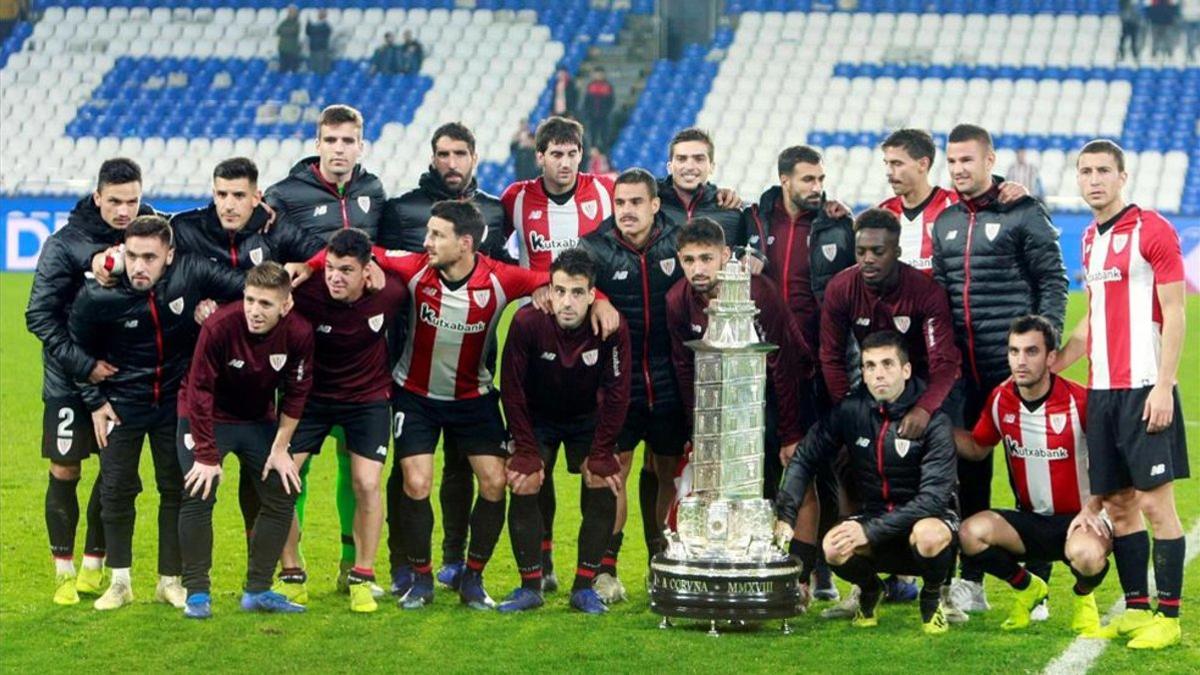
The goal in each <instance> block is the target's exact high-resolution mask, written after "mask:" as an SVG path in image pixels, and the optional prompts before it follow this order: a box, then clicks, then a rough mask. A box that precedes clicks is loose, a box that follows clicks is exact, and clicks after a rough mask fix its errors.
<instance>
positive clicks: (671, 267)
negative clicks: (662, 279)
mask: <svg viewBox="0 0 1200 675" xmlns="http://www.w3.org/2000/svg"><path fill="white" fill-rule="evenodd" d="M658 266H659V267H661V268H662V271H663V274H665V275H667V276H671V275H672V274H674V273H675V259H674V258H667V259H665V260H659V261H658Z"/></svg>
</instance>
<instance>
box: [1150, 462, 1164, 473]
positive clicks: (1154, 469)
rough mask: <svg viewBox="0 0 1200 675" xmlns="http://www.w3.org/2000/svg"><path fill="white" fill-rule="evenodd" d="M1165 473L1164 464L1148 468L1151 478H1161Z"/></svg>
mask: <svg viewBox="0 0 1200 675" xmlns="http://www.w3.org/2000/svg"><path fill="white" fill-rule="evenodd" d="M1166 472H1167V465H1166V464H1155V465H1154V466H1152V467H1150V475H1151V476H1161V475H1163V474H1164V473H1166Z"/></svg>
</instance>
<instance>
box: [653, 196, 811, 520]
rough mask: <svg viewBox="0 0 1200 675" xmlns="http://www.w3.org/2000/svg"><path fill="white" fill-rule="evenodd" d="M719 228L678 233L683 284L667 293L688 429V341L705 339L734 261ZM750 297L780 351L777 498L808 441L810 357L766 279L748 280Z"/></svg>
mask: <svg viewBox="0 0 1200 675" xmlns="http://www.w3.org/2000/svg"><path fill="white" fill-rule="evenodd" d="M726 241H727V239H726V238H725V235H724V231H723V230H722V229H721V226H720V225H719V224H718V223H717V222H716V221H714V220H712V219H709V218H696V219H694V220H692V221H691V222H689V223H688V224H687V225H685V226H683V228H681V229H680V230H679V236H678V238H677V239H676V245H677V246H678V248H679V264H680V267H681V268H682V269H683V279H680V280H679V281H677V282H675V285H674V286H673V287H672V288H671V291H670V292H669V293H668V294H667V326H668V328H669V330H670V332H671V360H672V361H673V362H674V364H675V377H676V380H677V381H678V383H679V396H680V398H681V399H682V401H683V408H684V412H685V418H686V420H687V423H688V426H689V427H690V426H691V423H692V413H693V410H694V409H695V392H694V391H693V383H694V381H695V353H694V352H693V351H692V350H691V349H690V348H689V347H688V346H687V344H686V343H687V342H689V341H691V340H698V339H700V338H702V337H704V331H705V329H706V328H707V327H708V314H707V313H706V311H705V310H706V309H707V308H708V303H709V301H711V300H712V299H713V298H715V297H717V287H718V284H719V282H718V281H717V273H718V272H720V271H721V270H722V269H724V267H725V264H726V263H728V262H729V260H730V258H731V257H732V251H731V250H730V248H729V246H727V245H726V243H725V242H726ZM750 297H751V299H753V300H754V302H755V304H756V305H757V306H758V310H759V313H758V316H757V317H755V328H756V329H757V331H758V336H759V339H761V340H762V341H763V342H769V343H771V344H774V345H776V346H777V347H778V349H776V350H775V351H773V352H771V353H770V354H769V355H768V356H767V376H768V378H769V379H770V380H771V387H770V388H769V389H768V390H767V400H768V405H767V443H766V449H767V456H766V457H764V461H765V464H766V467H767V470H766V472H765V476H766V480H765V485H764V487H763V489H764V491H765V492H766V495H765V496H766V498H767V499H774V497H775V492H776V490H777V489H778V487H779V479H780V478H782V477H783V467H784V466H786V465H787V463H788V460H790V459H791V457H792V453H794V452H795V451H796V444H797V443H799V442H800V440H801V439H802V438H803V437H804V428H803V426H802V423H801V407H802V406H807V405H809V404H810V402H809V401H808V397H807V396H802V395H801V390H800V387H801V382H803V381H806V380H807V379H808V378H810V377H812V367H813V360H812V353H811V352H810V351H809V348H808V344H807V343H806V342H805V341H804V338H803V336H801V335H800V331H799V329H797V328H796V325H795V323H794V322H793V321H792V318H791V315H790V313H789V312H788V309H787V305H786V304H785V303H784V302H783V296H781V295H780V294H779V289H778V288H777V287H776V286H775V283H774V282H772V281H771V280H770V279H768V278H767V277H765V276H759V275H755V276H753V277H751V279H750Z"/></svg>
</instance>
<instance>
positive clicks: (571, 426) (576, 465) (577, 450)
mask: <svg viewBox="0 0 1200 675" xmlns="http://www.w3.org/2000/svg"><path fill="white" fill-rule="evenodd" d="M533 434H534V436H537V441H538V451H539V452H541V454H542V461H543V462H545V463H546V468H547V470H548V471H553V470H554V465H555V463H556V460H557V459H558V447H559V446H560V445H561V446H564V447H565V448H566V450H567V471H568V472H570V473H580V472H581V470H582V469H583V462H584V460H586V459H587V456H588V453H589V452H591V450H592V438H593V437H594V436H595V435H596V418H595V417H593V416H591V415H584V416H582V417H577V418H575V419H570V420H565V421H558V420H547V419H544V418H542V419H539V418H536V417H535V418H534V419H533Z"/></svg>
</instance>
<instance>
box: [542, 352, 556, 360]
mask: <svg viewBox="0 0 1200 675" xmlns="http://www.w3.org/2000/svg"><path fill="white" fill-rule="evenodd" d="M542 359H543V360H546V361H553V360H554V352H542Z"/></svg>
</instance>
